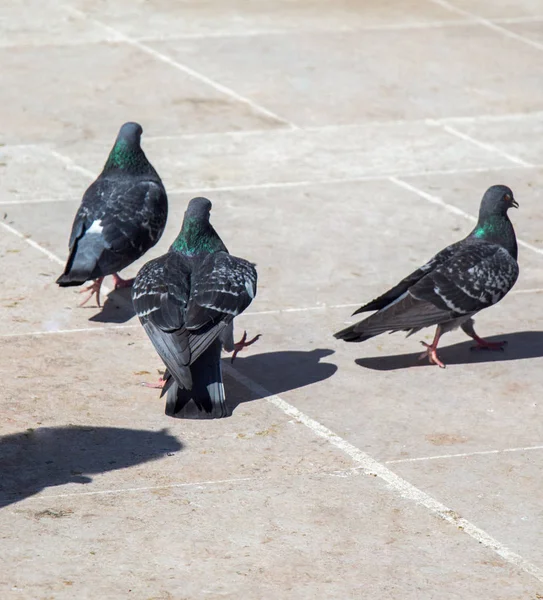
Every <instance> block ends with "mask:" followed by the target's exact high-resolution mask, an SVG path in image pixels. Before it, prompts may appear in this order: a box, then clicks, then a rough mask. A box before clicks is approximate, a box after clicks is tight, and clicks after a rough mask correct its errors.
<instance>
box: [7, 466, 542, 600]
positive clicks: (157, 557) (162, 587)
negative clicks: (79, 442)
mask: <svg viewBox="0 0 543 600" xmlns="http://www.w3.org/2000/svg"><path fill="white" fill-rule="evenodd" d="M0 519H1V521H2V529H3V531H4V532H5V533H4V535H5V536H6V537H7V536H9V537H7V539H6V538H5V539H4V540H3V541H2V546H3V548H2V554H3V556H4V560H5V561H6V563H7V565H13V566H14V567H15V565H16V567H17V568H16V570H15V569H13V568H8V569H4V570H3V573H2V576H1V578H0V580H1V587H2V590H3V596H4V597H8V598H12V597H17V598H24V599H26V598H28V599H30V598H32V600H34V598H36V597H54V598H73V597H74V596H77V597H78V598H94V597H96V596H99V597H104V598H105V597H107V598H123V597H126V596H129V597H137V598H209V597H213V598H217V597H221V598H239V597H248V598H284V597H293V598H301V599H306V598H307V599H310V598H315V597H326V598H334V599H336V598H337V599H338V600H339V599H341V600H343V599H345V598H359V597H364V598H368V599H372V600H373V599H376V600H377V599H378V598H396V597H401V598H406V599H413V600H414V599H420V598H425V599H428V600H433V599H438V598H443V597H447V598H451V599H459V600H460V599H462V600H463V599H464V598H466V597H469V595H471V594H473V595H474V596H473V597H477V598H481V597H492V598H496V599H497V600H516V599H517V598H536V594H537V593H538V592H539V591H540V589H541V584H539V582H537V580H535V579H534V578H532V577H531V576H529V575H527V574H526V573H521V572H519V571H518V570H517V569H516V568H514V567H512V566H511V565H509V564H508V563H507V562H505V561H504V560H502V559H501V558H499V557H498V556H497V555H496V554H495V553H493V552H491V551H490V550H487V549H484V548H483V547H482V546H481V545H479V544H478V543H477V542H476V541H475V540H473V539H471V538H469V537H468V536H467V535H466V534H465V533H463V532H462V531H461V530H459V529H457V528H454V527H453V526H451V525H449V524H447V523H445V522H443V521H439V520H437V519H436V518H435V517H432V516H429V515H428V513H427V512H426V511H425V509H422V508H418V507H416V506H414V505H411V504H409V503H406V502H405V501H402V500H399V499H396V498H394V497H392V496H391V495H390V493H389V492H388V491H387V490H385V489H384V488H383V486H382V484H380V482H379V481H378V480H376V479H375V478H373V477H368V476H363V475H358V476H357V475H354V476H352V477H350V478H338V477H333V476H330V475H320V476H319V475H311V476H304V477H289V476H286V477H281V478H272V479H264V480H256V481H252V482H239V483H230V484H223V485H208V486H204V487H202V488H179V489H171V490H155V491H149V492H143V493H136V494H115V495H109V496H107V495H106V496H94V497H92V496H91V497H88V496H87V497H72V498H61V499H38V500H35V501H34V500H29V501H26V502H21V503H19V504H18V505H14V506H13V507H11V509H10V510H9V511H5V512H4V515H3V516H2V517H0ZM12 536H16V539H17V543H16V544H14V543H10V537H12ZM53 549H54V550H53Z"/></svg>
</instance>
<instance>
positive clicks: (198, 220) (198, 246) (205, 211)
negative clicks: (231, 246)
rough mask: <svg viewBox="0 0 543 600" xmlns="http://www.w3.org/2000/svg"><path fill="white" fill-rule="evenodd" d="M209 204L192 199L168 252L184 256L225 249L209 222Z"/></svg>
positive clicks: (205, 199) (200, 199) (206, 200)
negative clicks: (179, 253)
mask: <svg viewBox="0 0 543 600" xmlns="http://www.w3.org/2000/svg"><path fill="white" fill-rule="evenodd" d="M210 212H211V202H210V201H209V200H208V199H207V198H193V199H192V200H191V201H190V202H189V205H188V207H187V210H186V212H185V218H184V219H183V225H182V227H181V231H180V232H179V235H178V236H177V238H176V239H175V241H174V243H173V244H172V246H171V248H170V250H175V251H177V252H182V253H183V254H185V255H186V256H196V255H201V254H212V253H213V252H219V251H221V250H222V251H225V252H227V250H226V247H225V246H224V244H223V243H222V240H221V238H220V237H219V236H218V235H217V232H216V231H215V230H214V229H213V226H212V225H211V223H210V222H209V214H210Z"/></svg>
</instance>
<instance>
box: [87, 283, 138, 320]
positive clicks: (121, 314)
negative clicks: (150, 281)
mask: <svg viewBox="0 0 543 600" xmlns="http://www.w3.org/2000/svg"><path fill="white" fill-rule="evenodd" d="M89 308H91V307H89ZM135 316H136V312H135V311H134V306H133V305H132V290H131V289H129V288H119V289H117V290H113V291H112V292H110V293H109V294H108V295H107V296H106V299H105V302H104V304H103V306H102V308H101V309H99V312H98V313H96V314H95V315H94V316H92V317H91V318H90V319H89V321H92V322H94V323H126V322H127V321H130V319H132V318H133V317H135Z"/></svg>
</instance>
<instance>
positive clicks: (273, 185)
mask: <svg viewBox="0 0 543 600" xmlns="http://www.w3.org/2000/svg"><path fill="white" fill-rule="evenodd" d="M532 168H533V169H543V165H530V166H529V167H527V166H524V165H514V164H511V165H505V166H504V165H497V166H495V167H490V166H488V167H472V168H468V169H436V170H433V171H407V172H405V173H396V174H381V175H366V176H364V175H362V176H360V177H338V178H331V179H322V180H305V181H282V182H268V183H249V184H242V185H226V186H217V187H207V188H206V187H204V186H202V187H197V188H173V189H170V190H168V196H170V195H174V194H202V193H209V192H211V193H213V192H237V191H247V190H265V189H280V188H289V187H310V186H316V185H334V184H342V183H364V182H366V181H386V180H390V179H391V178H393V177H394V178H399V177H404V178H409V177H432V176H433V175H459V174H463V173H487V172H491V171H504V170H513V169H532ZM52 202H73V199H72V198H60V199H59V198H29V199H28V200H0V206H17V205H25V204H48V203H52Z"/></svg>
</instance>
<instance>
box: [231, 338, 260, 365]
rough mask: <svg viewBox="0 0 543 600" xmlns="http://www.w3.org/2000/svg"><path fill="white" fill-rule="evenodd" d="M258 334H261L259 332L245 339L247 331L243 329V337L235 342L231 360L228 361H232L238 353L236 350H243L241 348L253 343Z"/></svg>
mask: <svg viewBox="0 0 543 600" xmlns="http://www.w3.org/2000/svg"><path fill="white" fill-rule="evenodd" d="M260 336H261V334H260V333H259V334H257V335H255V337H254V338H253V339H252V340H249V341H247V332H246V331H244V332H243V337H242V338H241V340H240V341H239V342H237V343H236V344H234V354H232V360H231V361H230V363H233V362H234V359H235V358H236V356H237V355H238V352H240V351H241V350H243V348H247V346H250V345H251V344H254V343H255V342H256V340H258V338H259V337H260Z"/></svg>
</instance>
